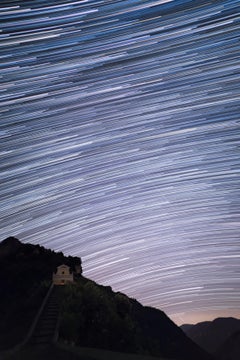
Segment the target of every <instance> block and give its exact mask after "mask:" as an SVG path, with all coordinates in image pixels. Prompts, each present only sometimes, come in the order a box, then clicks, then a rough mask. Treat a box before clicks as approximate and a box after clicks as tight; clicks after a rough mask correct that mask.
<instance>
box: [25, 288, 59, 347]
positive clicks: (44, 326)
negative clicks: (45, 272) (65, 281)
mask: <svg viewBox="0 0 240 360" xmlns="http://www.w3.org/2000/svg"><path fill="white" fill-rule="evenodd" d="M61 290H62V287H61V286H53V288H52V290H51V293H50V295H49V297H48V300H47V302H46V304H45V306H44V308H43V310H42V312H41V315H40V317H39V319H38V321H37V323H36V326H35V328H34V330H33V333H32V335H31V337H30V339H29V341H28V345H30V346H35V345H49V344H51V343H53V342H55V341H57V330H58V329H57V327H58V322H59V306H60V298H61Z"/></svg>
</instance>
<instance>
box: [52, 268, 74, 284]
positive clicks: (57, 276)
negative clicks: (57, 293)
mask: <svg viewBox="0 0 240 360" xmlns="http://www.w3.org/2000/svg"><path fill="white" fill-rule="evenodd" d="M52 281H53V284H54V285H65V284H67V283H69V282H73V274H72V273H70V268H69V267H68V266H67V265H60V266H58V267H57V272H56V273H53V278H52Z"/></svg>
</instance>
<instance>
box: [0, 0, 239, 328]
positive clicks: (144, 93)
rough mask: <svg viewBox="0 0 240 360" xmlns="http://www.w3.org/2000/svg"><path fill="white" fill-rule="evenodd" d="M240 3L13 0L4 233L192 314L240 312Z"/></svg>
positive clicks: (0, 59)
mask: <svg viewBox="0 0 240 360" xmlns="http://www.w3.org/2000/svg"><path fill="white" fill-rule="evenodd" d="M239 8H240V7H239V1H235V0H228V1H223V0H219V1H218V0H216V1H206V0H205V1H203V0H198V1H191V0H183V1H179V0H160V1H157V0H121V1H118V0H96V1H95V0H83V1H80V0H79V1H66V0H57V1H55V0H54V1H53V0H48V1H45V0H35V1H27V0H26V1H24V0H23V1H15V0H12V1H11V0H8V1H4V0H3V1H1V4H0V86H1V87H0V101H1V107H0V113H1V121H0V136H1V143H0V159H1V161H0V199H1V200H0V205H1V206H0V213H1V215H0V223H1V240H3V239H5V238H6V237H8V236H16V237H18V238H19V239H20V240H21V241H23V242H31V243H34V244H37V243H38V244H41V245H43V246H45V247H48V248H52V249H54V250H57V251H63V252H64V253H65V254H71V255H75V256H80V257H81V258H82V261H83V274H84V275H85V276H87V277H89V278H91V279H93V280H95V281H97V282H99V283H101V284H104V285H110V286H112V288H113V290H115V291H121V292H124V293H126V294H127V295H129V296H131V297H134V298H136V299H137V300H139V301H140V302H142V303H143V304H144V305H150V306H154V307H157V308H159V309H162V310H163V311H165V312H166V313H167V315H168V316H169V317H170V318H171V319H173V320H174V321H175V322H176V323H178V324H181V323H184V322H185V323H186V322H191V323H194V322H197V321H203V320H207V319H213V318H215V317H217V316H236V317H240V300H239V299H240V239H239V227H240V226H239V225H240V213H239V209H240V196H239V195H240V194H239V189H240V181H239V180H240V177H239V169H240V166H239V165H240V153H239V143H240V141H239V140H240V131H239V130H240V127H239V105H240V101H239V99H240V97H239V68H240V67H239V64H240V62H239V54H240V52H239V33H240V31H239V29H240V26H239V25H240V24H239V22H240V21H239V20H240V16H239Z"/></svg>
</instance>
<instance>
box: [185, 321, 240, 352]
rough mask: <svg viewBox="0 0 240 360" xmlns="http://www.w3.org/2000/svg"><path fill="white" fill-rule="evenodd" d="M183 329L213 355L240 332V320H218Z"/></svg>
mask: <svg viewBox="0 0 240 360" xmlns="http://www.w3.org/2000/svg"><path fill="white" fill-rule="evenodd" d="M181 328H182V330H184V332H185V333H186V335H187V336H188V337H190V339H192V340H193V341H194V342H195V343H196V344H198V345H199V346H201V347H202V348H203V349H205V350H206V351H208V352H209V353H212V354H213V353H215V352H216V351H217V350H218V348H219V347H220V346H222V345H223V344H224V342H225V341H226V340H227V339H228V338H229V337H230V336H231V335H232V334H234V333H235V332H236V331H238V330H240V320H239V319H235V318H232V317H229V318H217V319H215V320H213V321H204V322H200V323H198V324H196V325H191V326H189V325H187V326H186V325H182V326H181Z"/></svg>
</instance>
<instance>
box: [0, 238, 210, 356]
mask: <svg viewBox="0 0 240 360" xmlns="http://www.w3.org/2000/svg"><path fill="white" fill-rule="evenodd" d="M0 258H1V262H0V281H1V284H2V287H1V289H2V294H1V298H0V301H1V307H0V309H1V314H0V316H1V320H2V321H1V325H0V346H1V348H2V349H3V348H7V347H12V346H13V345H15V344H17V343H18V342H19V341H21V340H22V339H23V338H24V336H25V335H26V333H27V331H28V329H29V326H30V325H31V322H32V320H33V317H34V315H35V314H36V312H37V310H38V308H39V307H40V305H41V302H42V300H43V298H44V296H45V294H46V292H47V290H48V288H49V286H50V284H51V279H52V273H53V271H54V270H55V269H56V267H57V266H58V265H60V264H63V263H64V264H66V265H68V266H70V268H71V269H72V270H74V268H75V266H76V265H78V266H79V265H80V264H81V259H80V258H77V257H71V256H68V257H65V256H64V255H63V254H62V253H55V252H54V251H52V250H48V249H45V248H44V247H42V246H39V245H32V244H23V243H21V242H20V241H18V240H17V239H15V238H8V239H6V240H4V241H3V242H2V243H0ZM59 294H61V295H60V297H59V299H58V300H59V303H60V316H61V317H60V328H59V335H60V337H59V340H60V341H62V342H65V344H71V345H73V344H74V345H77V346H84V347H89V348H102V349H108V350H113V351H118V352H128V353H138V354H144V355H154V356H162V357H166V358H173V359H182V360H192V359H194V360H204V359H205V360H210V359H212V357H211V356H210V355H208V354H207V353H206V352H204V351H203V350H202V349H200V348H199V347H198V346H197V345H196V344H195V343H194V342H192V341H191V340H190V339H189V338H188V337H187V336H186V335H185V334H184V332H183V331H182V330H181V329H180V328H179V327H177V326H176V325H175V324H174V323H173V322H172V321H171V320H170V319H169V318H168V317H167V316H166V314H165V313H164V312H162V311H160V310H157V309H154V308H151V307H144V306H142V305H141V304H140V303H139V302H138V301H136V300H135V299H130V298H128V297H127V296H126V295H124V294H122V293H119V292H117V293H115V292H113V291H112V289H111V287H109V286H102V285H98V284H97V283H95V282H94V281H91V280H89V279H87V278H85V277H83V276H82V275H81V274H78V275H76V276H75V282H74V283H72V284H69V285H65V286H62V287H61V292H60V293H59Z"/></svg>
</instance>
